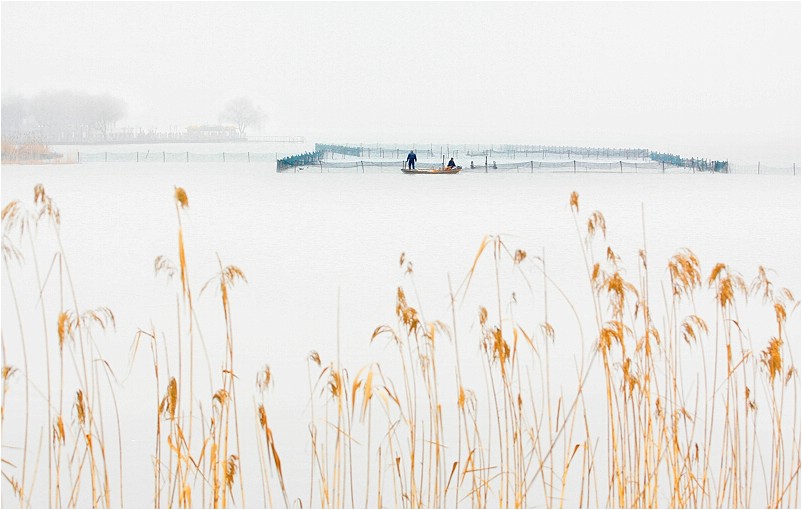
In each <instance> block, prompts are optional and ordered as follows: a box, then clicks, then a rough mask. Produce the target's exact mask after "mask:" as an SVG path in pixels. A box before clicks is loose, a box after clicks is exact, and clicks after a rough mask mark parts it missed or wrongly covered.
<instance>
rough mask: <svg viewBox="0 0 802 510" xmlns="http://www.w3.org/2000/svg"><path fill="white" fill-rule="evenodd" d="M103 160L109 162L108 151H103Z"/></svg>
mask: <svg viewBox="0 0 802 510" xmlns="http://www.w3.org/2000/svg"><path fill="white" fill-rule="evenodd" d="M103 162H104V163H108V162H109V153H108V152H104V153H103Z"/></svg>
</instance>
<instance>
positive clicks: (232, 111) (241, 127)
mask: <svg viewBox="0 0 802 510" xmlns="http://www.w3.org/2000/svg"><path fill="white" fill-rule="evenodd" d="M264 118H265V114H264V113H263V112H262V110H261V109H260V108H259V107H258V106H255V105H254V104H253V101H251V100H250V99H249V98H247V97H238V98H235V99H232V100H231V101H229V102H228V103H226V106H225V108H223V111H222V112H221V113H220V120H221V121H224V122H231V123H232V124H234V125H235V126H237V131H238V132H239V135H240V136H243V137H244V136H245V130H246V129H247V128H248V127H249V126H258V125H259V124H260V123H261V122H262V120H264Z"/></svg>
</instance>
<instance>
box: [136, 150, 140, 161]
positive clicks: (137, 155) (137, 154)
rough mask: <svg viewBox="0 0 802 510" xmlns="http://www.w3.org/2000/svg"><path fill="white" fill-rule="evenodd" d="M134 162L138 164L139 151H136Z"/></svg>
mask: <svg viewBox="0 0 802 510" xmlns="http://www.w3.org/2000/svg"><path fill="white" fill-rule="evenodd" d="M136 162H137V163H139V151H136Z"/></svg>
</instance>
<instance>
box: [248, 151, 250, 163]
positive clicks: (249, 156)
mask: <svg viewBox="0 0 802 510" xmlns="http://www.w3.org/2000/svg"><path fill="white" fill-rule="evenodd" d="M250 162H251V151H248V163H250Z"/></svg>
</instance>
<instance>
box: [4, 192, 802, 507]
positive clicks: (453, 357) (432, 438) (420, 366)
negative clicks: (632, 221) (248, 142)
mask: <svg viewBox="0 0 802 510" xmlns="http://www.w3.org/2000/svg"><path fill="white" fill-rule="evenodd" d="M172 200H173V203H174V206H175V221H176V223H175V226H176V248H175V249H176V251H175V254H174V258H175V260H177V262H174V261H173V260H174V259H173V258H171V257H170V256H167V255H160V256H158V257H156V259H155V261H154V271H155V274H156V276H157V277H159V278H163V279H164V280H165V281H167V282H168V285H169V286H170V287H168V288H172V289H174V292H175V317H176V319H175V325H174V326H175V329H174V331H175V333H174V336H173V334H170V335H168V334H166V333H164V332H163V331H164V330H163V329H162V325H150V326H147V327H145V326H143V327H142V328H141V329H139V330H138V331H136V332H123V333H122V334H123V335H126V336H127V335H129V334H131V335H132V336H133V341H132V342H131V352H130V362H129V366H128V367H113V366H112V365H111V364H110V363H108V362H107V361H106V359H105V358H104V355H103V352H104V349H108V348H109V346H108V345H104V344H102V343H101V342H98V338H99V337H100V336H101V334H105V333H107V332H108V333H110V332H111V331H112V330H114V328H115V315H114V313H113V312H112V311H111V310H109V309H108V308H105V307H102V306H101V307H95V308H81V307H80V306H79V300H78V296H77V293H76V291H75V285H74V282H73V277H72V275H71V274H70V269H69V267H70V266H69V264H68V263H67V254H65V253H64V250H63V245H62V242H61V236H60V225H61V216H60V212H59V210H58V208H57V206H56V205H55V203H54V201H53V200H52V198H51V197H50V196H48V195H47V193H46V192H45V190H44V188H43V187H42V186H41V185H38V186H37V187H36V188H35V190H34V201H33V205H32V206H30V207H26V206H25V205H24V204H23V203H22V202H19V201H12V202H10V203H8V204H5V205H4V207H3V210H2V223H3V244H2V249H3V263H4V274H5V277H6V279H7V283H8V288H9V289H10V295H9V296H4V297H5V305H4V306H8V307H15V308H16V311H17V314H16V316H17V317H18V321H17V324H4V325H3V336H2V343H3V350H2V352H3V372H2V374H3V393H2V396H3V405H2V423H3V427H4V430H5V427H6V420H7V419H9V420H13V421H14V423H15V424H21V427H20V428H21V429H22V430H23V431H24V435H22V436H21V437H19V438H17V437H16V436H15V437H14V440H15V442H14V443H13V444H11V443H8V442H6V441H5V440H4V443H3V458H2V461H3V462H2V474H3V479H4V482H3V484H4V490H7V491H10V493H12V494H13V495H14V501H15V502H17V503H18V504H19V506H20V507H28V506H30V504H31V497H32V494H34V493H37V491H38V493H41V494H45V493H46V494H47V502H48V506H50V507H58V508H61V507H88V506H92V507H113V506H114V507H124V506H126V499H125V496H126V494H127V493H130V492H131V491H132V490H136V491H138V492H141V490H142V488H140V487H136V488H134V487H131V486H130V485H129V484H130V482H128V480H129V478H127V477H126V472H125V469H124V467H125V461H124V459H125V458H127V457H129V456H131V455H148V456H149V458H150V459H151V460H152V463H151V464H152V469H153V473H152V488H151V489H150V490H152V505H153V507H154V508H159V507H181V508H190V507H214V508H225V507H249V506H256V505H258V506H269V507H274V506H279V507H291V506H295V507H323V508H345V507H399V508H400V507H404V508H423V507H427V508H428V507H434V508H443V507H476V508H485V507H499V508H508V507H515V508H523V507H530V506H548V507H560V508H562V507H564V506H568V507H676V508H689V507H739V508H740V507H752V506H766V507H771V508H784V507H785V508H787V507H798V506H799V505H800V501H799V489H800V487H799V470H800V443H799V427H798V425H799V417H798V410H797V408H798V402H799V395H798V389H799V377H798V373H797V369H796V366H795V361H794V359H793V354H792V350H791V348H790V345H791V342H798V341H799V339H798V338H790V337H789V333H790V331H789V326H788V321H789V320H792V317H793V315H794V313H796V310H797V307H798V305H799V302H798V301H797V300H796V297H795V296H794V295H793V294H792V293H791V291H789V290H788V289H786V288H782V287H778V286H776V285H775V283H774V282H773V281H772V280H770V279H769V276H768V275H769V274H770V272H769V271H768V270H767V269H765V268H763V267H762V266H761V267H758V269H757V274H756V276H755V277H754V278H752V279H751V280H749V279H747V278H745V277H743V276H742V275H741V274H740V273H738V272H737V271H736V270H735V268H732V267H729V266H728V265H726V264H724V263H716V264H714V265H713V266H712V268H710V269H704V268H703V266H702V264H701V262H700V261H699V260H698V259H697V257H696V255H695V254H694V253H693V252H692V251H690V250H689V249H680V250H679V251H678V252H677V253H676V254H675V255H674V256H672V257H671V258H670V260H668V261H667V262H666V263H664V264H662V265H658V266H652V265H651V261H650V260H649V257H648V250H647V247H646V232H645V224H644V242H643V246H642V247H641V249H640V250H639V252H638V253H637V264H636V267H634V268H632V267H630V268H629V271H627V268H626V267H625V265H624V263H623V262H622V257H621V256H620V254H619V253H617V252H616V251H615V250H614V248H613V247H612V246H610V245H609V244H608V243H607V226H606V222H605V218H604V215H603V214H602V213H601V212H600V211H590V212H587V211H585V210H584V209H583V208H582V207H581V206H580V200H579V196H578V195H577V194H576V193H573V194H572V195H571V196H570V197H568V205H569V207H570V211H571V214H572V215H573V218H574V220H575V225H576V235H577V240H578V246H579V248H578V249H579V250H580V251H581V254H582V256H583V258H584V264H585V268H584V270H585V272H586V274H587V281H586V289H585V290H584V291H583V292H587V293H588V297H589V302H590V303H591V306H590V309H577V308H576V307H575V306H574V305H573V304H572V299H571V297H570V292H574V291H576V290H577V289H570V290H569V289H563V288H561V287H560V284H559V282H558V281H557V279H555V278H554V277H553V275H551V274H550V273H549V271H548V267H547V264H546V262H547V260H546V257H545V254H543V253H541V254H540V255H532V254H529V253H527V252H526V251H525V250H523V249H520V248H516V247H512V246H510V245H509V244H508V242H507V240H506V239H504V238H502V237H501V236H487V237H485V238H484V239H483V240H481V242H480V244H479V247H478V250H477V252H476V254H475V256H474V257H473V260H472V262H471V266H470V269H469V270H468V271H467V273H466V275H465V276H464V278H463V279H462V280H460V282H459V284H458V285H456V286H453V285H452V282H451V278H450V276H449V278H448V284H449V300H450V316H449V317H445V318H443V319H438V318H427V317H425V314H424V310H423V308H422V307H421V306H420V304H419V303H420V299H419V296H418V295H417V290H416V284H415V271H414V268H413V264H412V262H411V261H410V260H409V259H408V258H407V257H406V255H404V254H402V255H401V257H400V259H399V268H400V271H401V273H402V275H403V279H404V282H405V283H404V285H402V286H399V287H398V288H397V289H396V290H395V303H396V305H395V311H394V320H393V321H392V322H391V323H388V324H384V325H378V326H377V327H376V329H375V330H374V332H373V334H372V335H371V337H370V338H366V339H365V340H364V341H365V345H366V347H368V348H370V349H371V352H372V353H375V359H374V361H372V362H370V363H369V364H367V365H366V366H361V367H351V366H348V364H347V363H343V360H342V359H340V355H339V352H340V348H339V342H340V340H339V337H337V343H338V345H337V353H338V354H337V356H336V358H335V359H330V360H327V359H323V358H322V357H321V355H320V354H319V353H318V352H316V351H312V352H310V353H309V355H308V357H307V359H306V360H305V363H306V368H307V384H308V387H307V390H306V391H308V396H307V398H308V400H309V421H308V423H300V421H302V419H301V418H299V417H290V419H292V420H294V421H296V422H299V423H297V424H296V426H297V427H304V428H306V429H307V430H308V443H307V447H308V448H307V451H306V452H304V453H303V454H301V453H300V452H298V451H289V450H285V449H284V447H283V443H282V438H281V437H279V435H278V434H276V433H274V430H275V428H274V426H273V424H274V423H276V422H277V421H279V420H287V419H288V417H287V416H286V415H282V414H281V411H280V410H279V409H277V408H276V407H275V406H274V404H273V393H274V392H275V391H278V390H277V389H276V386H275V385H276V381H275V380H274V376H273V372H272V371H271V369H270V366H269V365H268V364H265V365H264V367H263V368H262V369H261V370H260V371H259V372H258V373H257V374H241V373H238V370H237V367H238V366H239V364H238V362H237V357H238V356H241V355H247V354H248V353H242V352H238V350H237V339H238V336H237V335H235V324H236V322H235V320H234V307H233V306H232V304H233V301H232V294H233V293H234V292H235V291H236V287H237V286H239V285H242V284H247V278H246V275H245V272H244V271H243V270H242V269H240V268H239V267H237V266H236V265H231V264H224V263H223V261H221V260H220V259H219V258H218V269H219V271H218V272H217V274H215V275H212V276H211V277H210V278H208V279H207V280H206V281H205V282H204V283H203V284H202V285H200V286H199V287H198V286H197V285H196V284H195V281H194V280H192V279H191V278H190V267H189V264H188V260H190V259H191V258H190V257H189V255H188V253H187V247H186V244H185V240H184V228H185V226H184V215H185V214H186V211H187V209H188V208H189V197H188V195H187V193H186V191H185V190H184V189H183V188H180V187H175V188H174V190H173V196H172ZM644 223H645V222H644ZM46 235H47V236H50V243H49V244H48V243H45V242H44V241H43V240H42V237H43V236H46ZM40 244H45V245H48V246H50V248H51V250H52V254H51V253H48V256H47V257H45V258H40V255H39V254H40V253H42V248H41V247H40ZM45 261H46V265H42V266H40V265H39V264H40V262H45ZM22 264H32V265H33V266H34V268H35V272H34V274H35V279H34V281H32V282H23V281H20V278H19V275H20V272H19V268H20V267H21V265H22ZM40 269H41V271H40ZM633 270H634V272H633ZM650 271H651V272H652V275H651V276H650ZM655 272H657V273H658V274H661V275H664V276H663V277H659V278H658V280H657V281H659V285H657V286H655V285H654V283H653V282H654V281H655V276H654V273H655ZM630 275H632V276H630ZM477 279H484V280H485V281H489V282H491V287H494V288H495V292H494V293H492V294H490V295H480V296H475V295H474V294H475V290H474V289H475V282H476V280H477ZM21 285H30V286H35V287H34V288H35V289H36V293H37V295H38V296H39V297H40V299H39V305H38V306H39V308H40V310H41V323H40V324H27V323H24V321H23V320H22V314H20V313H19V309H18V307H19V300H18V299H17V292H18V289H20V286H21ZM196 291H197V292H196ZM541 294H542V297H540V296H541ZM201 296H202V297H203V299H213V300H215V301H216V302H217V306H218V310H219V316H218V317H216V318H214V317H208V316H207V317H204V320H208V321H217V322H218V323H219V324H220V325H221V327H218V328H217V329H216V331H221V333H220V334H219V338H218V337H217V333H215V335H214V337H211V338H205V337H204V334H203V328H202V326H203V325H202V324H201V321H200V320H199V317H198V314H197V310H196V308H197V300H198V299H200V298H201ZM468 296H473V298H474V299H478V300H479V301H481V302H483V304H482V305H481V306H479V308H478V310H476V311H475V312H474V311H466V310H465V307H464V306H462V303H464V302H465V300H466V299H467V298H468ZM535 296H537V299H535ZM558 301H559V302H562V303H563V304H565V305H566V306H567V307H568V308H569V309H570V310H571V314H572V315H573V316H574V318H575V322H576V327H575V328H571V329H570V330H569V329H567V328H566V330H565V331H561V330H560V328H559V327H555V321H554V317H550V315H549V304H550V303H552V307H553V304H554V303H556V302H558ZM747 302H749V306H752V307H754V306H758V307H760V310H761V313H764V314H766V315H767V316H768V317H770V319H771V323H772V324H773V325H774V326H772V327H771V328H768V329H765V330H764V329H763V328H761V329H759V330H750V327H749V325H748V324H745V323H744V322H743V321H742V319H741V317H740V315H739V311H740V310H742V309H743V308H744V307H746V306H747ZM552 314H553V312H552ZM561 322H564V321H561ZM465 324H467V327H466V326H465ZM587 324H592V327H591V330H589V331H587V330H583V325H585V326H584V327H586V325H587ZM129 338H130V337H129ZM207 340H208V342H207ZM31 342H38V343H40V344H42V345H43V346H44V349H43V350H44V352H45V353H46V358H45V359H44V360H42V361H41V362H42V363H44V364H45V366H46V370H45V378H46V380H39V379H41V370H37V369H35V368H34V367H33V366H34V363H33V360H31V359H28V357H27V352H28V351H27V349H26V345H31V344H30V343H31ZM212 342H213V343H214V345H224V346H225V348H224V350H223V352H224V355H223V357H222V359H210V357H209V355H208V352H209V349H207V343H212ZM12 343H13V344H14V348H13V352H14V353H19V356H16V355H15V356H14V357H13V359H9V357H8V356H7V354H6V350H7V349H6V347H7V345H11V344H12ZM17 343H18V345H16V344H17ZM468 345H470V346H473V347H474V348H472V349H470V348H469V349H466V346H468ZM168 346H169V347H168ZM466 352H469V353H473V355H472V356H471V357H469V358H466ZM566 352H571V353H572V354H571V356H570V357H568V358H566ZM51 355H52V357H51ZM567 359H570V363H566V360H567ZM204 361H205V363H204ZM266 361H270V360H266ZM272 361H273V362H278V361H279V360H272ZM297 361H298V362H300V361H301V360H297ZM39 362H40V361H39V360H37V362H36V363H37V364H38V363H39ZM143 364H144V365H145V366H147V367H148V372H149V373H151V374H152V381H151V382H152V388H153V391H154V392H153V393H152V395H151V396H150V397H148V398H149V400H150V399H152V400H151V404H150V405H149V407H148V408H146V409H149V411H147V412H148V417H147V420H152V422H151V423H152V424H153V425H154V426H155V427H154V430H155V437H153V438H152V443H151V446H150V447H149V448H150V451H148V452H142V451H139V450H136V449H134V450H131V449H126V448H124V447H123V441H124V440H125V438H124V437H123V433H122V429H121V426H120V419H119V411H118V404H119V405H123V406H125V405H129V403H127V402H118V401H117V391H116V390H118V389H119V381H118V378H117V373H119V372H122V371H124V370H126V369H127V370H129V371H130V370H131V368H132V367H133V366H134V365H140V366H141V365H143ZM213 367H215V368H213ZM558 371H559V372H560V374H559V375H558V376H555V373H556V372H558ZM566 374H572V375H566ZM254 375H255V381H256V383H255V385H253V386H251V385H250V384H248V383H247V381H249V380H253V379H251V378H252V377H254ZM207 380H208V385H207V384H206V383H207ZM566 380H567V381H569V382H568V383H566ZM243 384H244V385H245V386H244V387H243ZM242 391H245V392H246V395H245V398H248V396H250V397H251V405H248V404H246V405H245V408H243V409H240V408H239V406H238V403H242V402H241V400H238V393H239V394H241V393H242ZM294 391H299V388H295V390H294ZM10 392H21V394H22V395H23V396H22V401H23V402H24V404H23V405H22V409H21V410H20V409H19V406H18V407H15V408H14V412H13V413H7V410H6V397H7V395H8V394H9V393H10ZM36 402H38V403H39V404H43V405H44V407H45V408H46V416H44V417H43V416H40V415H39V414H35V413H34V414H32V413H31V412H30V409H31V407H32V406H34V404H35V403H36ZM37 420H40V421H41V420H44V423H39V422H38V421H37ZM243 420H245V421H243ZM248 421H250V423H247V422H248ZM241 425H242V427H241ZM251 427H252V428H251ZM250 430H252V431H253V432H252V434H253V435H251V433H250V432H248V431H250ZM37 433H38V437H37ZM43 452H46V453H43ZM45 456H46V458H45ZM244 458H249V459H253V460H254V464H249V463H245V465H256V463H258V466H259V470H260V472H259V473H258V479H259V480H260V481H261V487H255V486H253V484H247V483H246V482H245V478H244V476H243V465H244V463H243V459H244ZM287 458H290V459H291V463H293V464H304V465H307V464H306V463H308V471H306V469H305V471H306V472H308V476H306V478H305V479H304V480H289V479H287V478H285V475H286V474H287V473H288V472H289V471H288V470H287V469H286V467H287V463H286V460H287ZM115 460H116V461H117V462H115ZM44 464H46V468H44V467H42V465H44ZM292 472H294V473H297V472H299V471H297V470H295V471H292ZM250 479H253V478H250ZM291 482H292V483H291ZM246 485H247V486H246ZM293 487H295V488H296V489H295V490H294V491H293ZM298 487H303V488H302V489H301V490H298V489H297V488H298ZM259 493H261V501H259V497H258V495H259ZM148 494H150V492H148ZM246 496H247V498H248V499H246ZM5 501H8V500H6V499H4V502H5Z"/></svg>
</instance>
